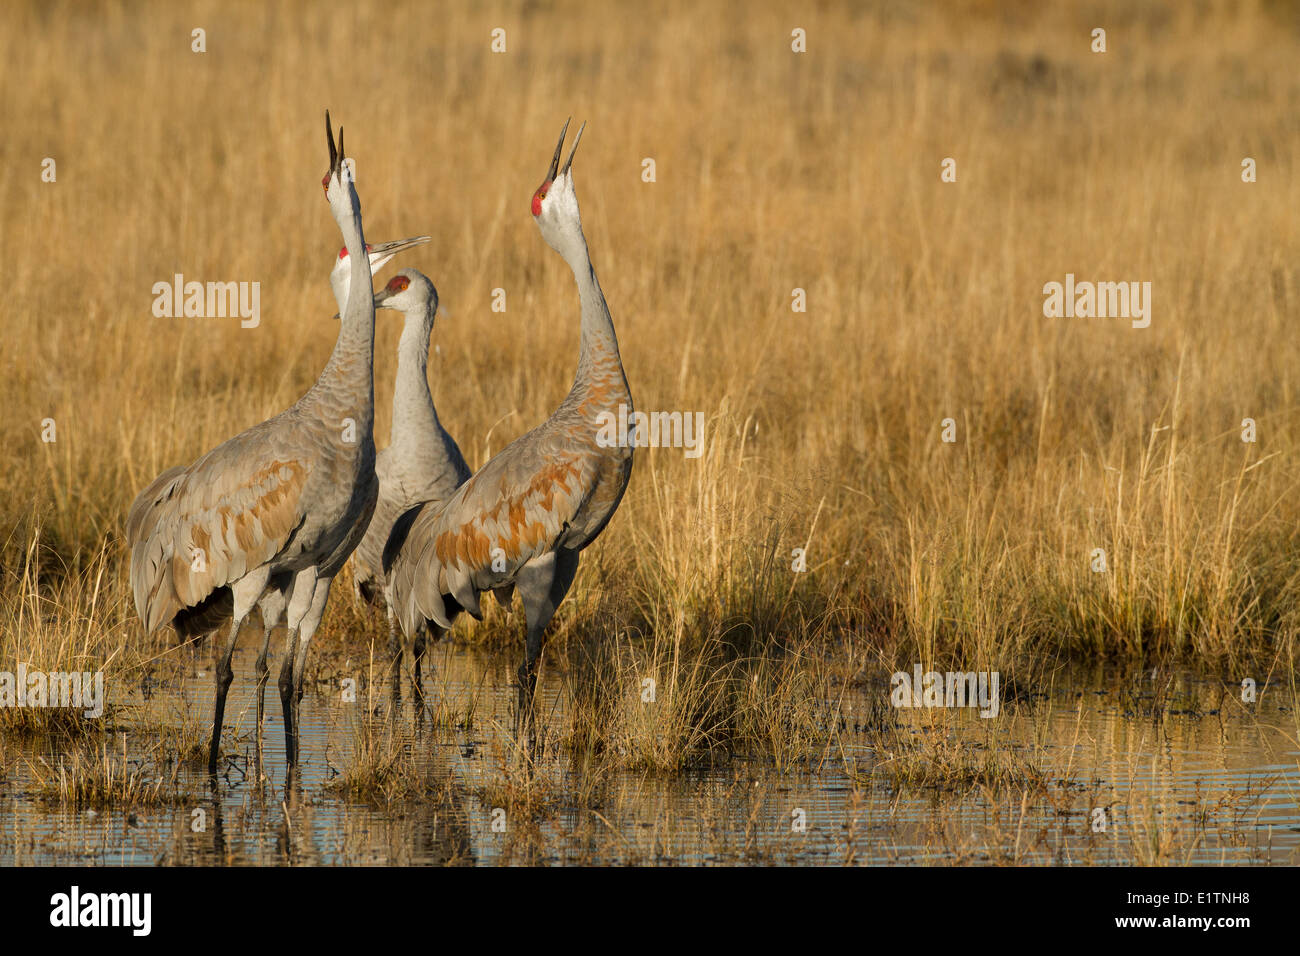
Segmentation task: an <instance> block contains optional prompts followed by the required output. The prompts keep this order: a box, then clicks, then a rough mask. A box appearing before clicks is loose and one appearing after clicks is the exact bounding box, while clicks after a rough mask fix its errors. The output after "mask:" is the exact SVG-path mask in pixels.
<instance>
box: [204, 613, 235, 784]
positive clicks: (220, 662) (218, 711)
mask: <svg viewBox="0 0 1300 956" xmlns="http://www.w3.org/2000/svg"><path fill="white" fill-rule="evenodd" d="M243 623H244V619H243V617H242V616H239V617H236V618H235V619H234V620H233V621H231V622H230V635H229V637H227V638H226V645H225V647H223V648H222V649H221V651H220V656H219V657H218V658H217V666H216V679H217V697H216V701H215V703H214V704H213V706H212V747H211V749H210V750H209V751H208V773H210V774H213V775H215V774H216V772H217V754H218V753H219V752H220V751H221V724H222V721H224V720H225V717H226V692H227V691H229V690H230V681H231V679H232V678H233V677H234V676H235V672H234V670H233V669H232V668H231V666H230V659H231V657H233V656H234V653H235V639H236V638H238V637H239V626H240V625H241V624H243Z"/></svg>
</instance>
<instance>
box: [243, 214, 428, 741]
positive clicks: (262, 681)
mask: <svg viewBox="0 0 1300 956" xmlns="http://www.w3.org/2000/svg"><path fill="white" fill-rule="evenodd" d="M429 238H430V237H429V236H414V237H413V238H410V239H398V240H396V241H395V242H379V243H366V258H367V259H369V260H370V272H371V274H372V275H373V274H374V273H375V272H377V271H379V270H380V269H381V268H383V267H384V266H385V265H386V264H387V263H388V261H389V260H390V259H392V258H393V256H395V255H397V253H399V252H401V251H402V250H404V249H409V248H411V247H412V246H418V245H420V244H421V243H425V242H428V241H429ZM351 265H352V263H351V260H350V259H349V258H348V247H347V246H343V247H342V248H341V249H339V254H338V256H337V257H336V258H335V260H334V268H333V269H331V270H330V289H331V290H332V291H333V292H334V301H335V302H337V303H338V307H339V311H338V313H337V314H336V315H335V316H334V318H336V319H337V318H338V317H339V316H340V315H342V314H343V310H344V309H345V308H346V307H347V301H348V290H349V289H350V288H351V286H352V268H351ZM398 374H399V375H400V374H401V370H400V359H399V370H398ZM382 457H383V456H382V454H380V455H378V456H376V460H375V467H376V470H378V468H379V462H380V461H381V460H382ZM382 487H383V485H382V481H381V484H380V488H381V494H382ZM408 507H409V506H408ZM291 583H292V578H288V577H285V578H283V579H281V580H277V581H274V582H272V586H269V587H268V588H267V590H266V593H265V594H264V595H263V596H262V599H261V600H260V601H258V602H257V609H258V612H259V615H260V617H261V619H262V650H261V652H260V653H259V654H258V655H257V663H256V665H255V671H256V673H257V746H258V753H259V754H260V753H261V743H262V740H261V731H262V717H263V713H264V703H265V699H264V698H265V690H266V681H267V677H268V675H269V673H270V671H269V668H268V667H267V663H266V659H267V654H268V653H269V652H270V650H271V632H272V631H274V630H275V628H276V626H277V625H278V624H279V623H280V618H281V617H283V616H284V610H285V606H286V605H287V604H288V601H289V594H288V591H289V585H290V584H291Z"/></svg>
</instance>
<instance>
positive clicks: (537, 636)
mask: <svg viewBox="0 0 1300 956" xmlns="http://www.w3.org/2000/svg"><path fill="white" fill-rule="evenodd" d="M577 571H578V552H577V551H571V550H569V549H568V548H560V549H558V550H556V551H551V552H548V553H546V554H544V555H542V556H541V557H539V558H535V559H534V560H532V561H530V562H528V563H527V564H525V565H524V566H523V567H522V568H520V569H519V573H518V574H517V575H516V576H515V590H517V591H518V592H519V597H520V599H521V600H522V601H523V603H524V618H525V620H526V621H527V625H528V635H527V639H526V640H527V644H526V647H525V650H524V662H523V664H522V665H521V666H520V668H519V711H518V713H517V714H516V721H517V722H518V723H519V724H520V726H522V727H526V728H528V729H531V727H532V721H533V695H534V694H535V693H536V692H537V662H538V660H539V659H540V658H541V656H542V641H543V639H544V638H545V635H546V626H547V625H548V624H550V623H551V618H552V617H553V616H554V615H555V609H556V608H558V607H559V606H560V602H561V601H563V600H564V596H565V595H566V594H568V593H569V586H570V585H571V584H573V576H574V575H575V574H576V573H577Z"/></svg>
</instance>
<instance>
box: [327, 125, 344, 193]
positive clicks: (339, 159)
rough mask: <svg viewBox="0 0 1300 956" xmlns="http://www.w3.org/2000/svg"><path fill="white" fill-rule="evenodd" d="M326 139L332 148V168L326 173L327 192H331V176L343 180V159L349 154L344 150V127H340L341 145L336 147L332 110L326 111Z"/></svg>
mask: <svg viewBox="0 0 1300 956" xmlns="http://www.w3.org/2000/svg"><path fill="white" fill-rule="evenodd" d="M325 140H326V142H327V143H328V144H329V148H330V168H329V171H328V172H326V173H325V180H324V185H325V187H326V188H325V192H326V193H328V192H329V180H330V177H331V176H338V178H339V182H340V183H341V182H343V160H345V159H346V158H347V154H346V153H345V152H344V151H343V127H342V126H340V127H339V145H338V149H335V148H334V130H333V127H332V126H331V124H330V111H329V110H326V111H325Z"/></svg>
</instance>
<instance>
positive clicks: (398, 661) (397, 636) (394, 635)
mask: <svg viewBox="0 0 1300 956" xmlns="http://www.w3.org/2000/svg"><path fill="white" fill-rule="evenodd" d="M384 610H385V612H386V613H387V614H388V680H389V689H390V691H391V693H392V697H393V707H394V708H396V707H397V705H398V704H399V703H400V702H401V699H402V644H403V642H404V638H403V636H402V629H401V628H400V627H398V626H397V615H396V614H394V613H393V606H392V605H391V604H389V603H388V601H387V600H385V601H384Z"/></svg>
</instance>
